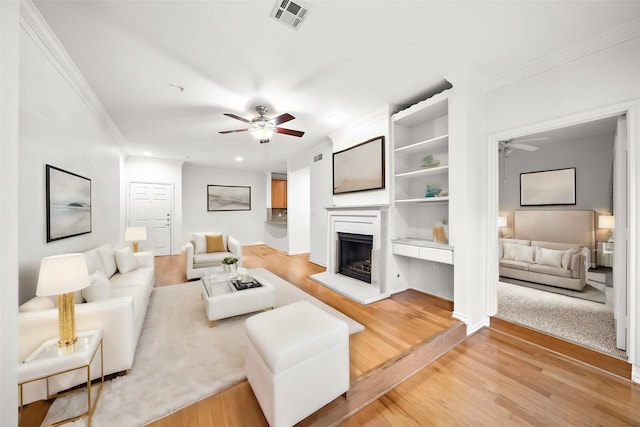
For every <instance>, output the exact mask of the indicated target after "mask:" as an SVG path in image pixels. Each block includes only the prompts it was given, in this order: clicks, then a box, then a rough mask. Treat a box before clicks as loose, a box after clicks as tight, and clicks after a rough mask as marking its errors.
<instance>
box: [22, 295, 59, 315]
mask: <svg viewBox="0 0 640 427" xmlns="http://www.w3.org/2000/svg"><path fill="white" fill-rule="evenodd" d="M55 306H56V305H55V303H54V302H53V300H52V299H51V298H50V297H34V298H31V299H30V300H29V301H27V302H25V303H24V304H22V305H21V306H20V307H19V308H18V311H22V312H25V311H39V310H47V309H49V308H53V307H55Z"/></svg>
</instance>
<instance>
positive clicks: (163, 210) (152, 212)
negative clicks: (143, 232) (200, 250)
mask: <svg viewBox="0 0 640 427" xmlns="http://www.w3.org/2000/svg"><path fill="white" fill-rule="evenodd" d="M172 207H173V186H172V185H171V184H149V183H138V182H131V183H129V221H128V224H129V225H130V226H132V227H146V228H147V241H146V242H140V248H141V249H140V250H147V251H152V252H153V254H154V255H156V256H158V255H171V235H172V223H173V221H172V218H171V216H172Z"/></svg>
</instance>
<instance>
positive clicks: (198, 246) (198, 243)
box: [192, 231, 227, 254]
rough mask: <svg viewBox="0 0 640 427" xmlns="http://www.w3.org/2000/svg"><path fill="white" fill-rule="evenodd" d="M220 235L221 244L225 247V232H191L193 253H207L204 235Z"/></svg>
mask: <svg viewBox="0 0 640 427" xmlns="http://www.w3.org/2000/svg"><path fill="white" fill-rule="evenodd" d="M207 234H209V235H215V234H221V235H222V244H223V246H224V247H225V248H226V247H227V234H226V233H224V232H222V231H209V232H206V233H205V232H199V233H193V234H192V240H193V245H194V246H195V253H197V254H204V253H207V238H206V235H207Z"/></svg>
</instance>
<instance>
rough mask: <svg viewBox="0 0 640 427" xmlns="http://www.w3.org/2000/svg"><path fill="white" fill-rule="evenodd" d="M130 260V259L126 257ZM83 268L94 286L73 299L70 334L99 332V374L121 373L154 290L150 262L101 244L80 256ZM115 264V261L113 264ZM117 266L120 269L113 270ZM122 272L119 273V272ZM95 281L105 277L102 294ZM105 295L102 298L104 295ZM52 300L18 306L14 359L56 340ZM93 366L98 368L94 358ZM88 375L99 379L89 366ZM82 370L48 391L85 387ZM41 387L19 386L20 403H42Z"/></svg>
mask: <svg viewBox="0 0 640 427" xmlns="http://www.w3.org/2000/svg"><path fill="white" fill-rule="evenodd" d="M132 255H133V256H132ZM85 258H86V260H87V267H88V270H89V274H90V275H91V278H92V283H95V284H96V287H92V288H87V289H86V290H83V292H84V291H90V290H92V291H94V292H92V293H89V292H86V293H85V295H86V296H87V297H90V298H89V299H91V302H84V299H83V297H82V296H81V295H82V293H77V294H76V307H75V314H76V331H82V330H87V329H102V335H103V346H104V373H105V375H107V374H112V373H116V372H121V371H127V370H129V369H131V367H132V366H133V358H134V355H135V351H136V346H137V344H138V338H139V337H140V332H141V331H142V325H143V323H144V319H145V316H146V313H147V307H148V305H149V298H150V296H151V291H152V290H153V286H154V274H155V267H154V257H153V254H152V253H151V252H140V253H135V254H131V253H127V250H116V251H114V248H113V246H112V245H111V244H104V245H102V246H99V247H97V248H94V249H91V250H89V251H86V252H85ZM117 261H119V262H117ZM118 266H120V270H118ZM123 271H124V272H123ZM98 277H106V278H108V285H106V289H105V288H104V287H103V288H102V289H100V290H99V291H98V292H96V288H97V286H98V283H99V282H100V281H99V280H95V281H93V279H95V278H98ZM102 282H103V283H104V282H105V280H104V279H103V280H102ZM105 292H106V293H105ZM55 304H56V299H55V297H54V298H49V297H34V298H32V299H31V300H29V301H27V302H25V303H24V304H22V305H21V306H20V312H19V315H18V328H19V330H18V341H19V344H18V350H19V354H18V357H19V360H20V361H22V360H24V359H25V358H26V357H27V356H28V355H29V354H30V353H31V352H33V351H34V350H35V349H36V348H37V347H38V346H39V345H40V344H41V343H42V342H43V341H45V340H47V339H50V338H54V337H57V336H58V309H57V307H55ZM94 363H99V358H97V360H96V361H94ZM92 374H94V375H92V376H94V378H97V377H99V375H100V369H99V364H98V365H96V366H95V367H92ZM85 382H86V378H85V374H84V372H82V371H77V372H70V373H67V374H64V375H60V376H57V377H55V378H53V379H50V380H49V392H50V393H55V392H57V391H60V390H65V389H68V388H70V387H73V386H75V385H78V384H81V383H85ZM46 397H47V396H46V383H45V382H44V381H38V382H34V383H31V384H27V385H25V387H24V403H25V404H26V403H29V402H33V401H35V400H40V399H45V398H46Z"/></svg>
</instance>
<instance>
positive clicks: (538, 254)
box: [498, 239, 590, 291]
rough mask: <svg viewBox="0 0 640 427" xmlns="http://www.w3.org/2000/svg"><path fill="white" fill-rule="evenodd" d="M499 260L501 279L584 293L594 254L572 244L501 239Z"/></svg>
mask: <svg viewBox="0 0 640 427" xmlns="http://www.w3.org/2000/svg"><path fill="white" fill-rule="evenodd" d="M498 259H499V260H500V268H499V271H500V276H501V277H508V278H511V279H517V280H525V281H528V282H535V283H541V284H543V285H550V286H556V287H559V288H565V289H572V290H576V291H582V288H583V287H584V285H585V283H586V281H587V270H588V266H589V264H590V251H589V249H588V248H586V247H584V246H580V245H576V244H571V243H557V242H545V241H539V240H519V239H500V242H499V254H498Z"/></svg>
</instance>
